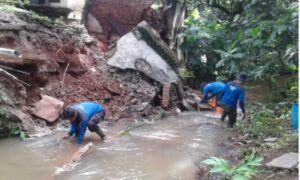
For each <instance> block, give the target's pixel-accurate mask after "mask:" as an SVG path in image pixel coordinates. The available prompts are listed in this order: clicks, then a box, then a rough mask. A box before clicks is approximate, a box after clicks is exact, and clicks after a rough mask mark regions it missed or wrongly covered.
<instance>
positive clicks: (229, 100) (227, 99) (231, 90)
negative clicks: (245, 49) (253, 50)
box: [221, 72, 248, 128]
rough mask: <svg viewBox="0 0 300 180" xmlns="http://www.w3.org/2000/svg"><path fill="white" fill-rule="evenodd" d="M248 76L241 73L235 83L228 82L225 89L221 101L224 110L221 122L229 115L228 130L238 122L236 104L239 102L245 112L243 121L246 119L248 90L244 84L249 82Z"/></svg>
mask: <svg viewBox="0 0 300 180" xmlns="http://www.w3.org/2000/svg"><path fill="white" fill-rule="evenodd" d="M247 78H248V75H247V73H245V72H241V73H240V74H239V75H238V76H237V78H236V79H235V80H234V81H231V82H228V83H227V84H226V86H225V89H224V95H223V97H222V100H221V105H222V108H223V113H222V117H221V121H224V119H225V117H226V116H227V115H228V118H229V121H228V125H227V127H228V128H233V125H234V123H235V122H236V118H237V113H236V108H237V107H236V104H237V101H239V105H240V108H241V110H242V112H243V119H245V118H246V111H245V104H244V98H245V93H246V90H245V89H244V87H243V83H244V82H245V81H246V80H247Z"/></svg>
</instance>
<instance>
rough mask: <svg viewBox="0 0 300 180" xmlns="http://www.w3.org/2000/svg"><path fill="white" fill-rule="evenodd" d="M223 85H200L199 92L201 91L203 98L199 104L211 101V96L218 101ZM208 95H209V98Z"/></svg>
mask: <svg viewBox="0 0 300 180" xmlns="http://www.w3.org/2000/svg"><path fill="white" fill-rule="evenodd" d="M224 88H225V84H224V83H223V82H212V83H209V84H206V85H205V84H202V85H201V90H202V91H203V93H204V94H203V97H202V99H201V101H200V103H206V101H207V100H208V99H211V98H212V97H213V96H216V98H217V100H216V102H218V101H220V100H221V98H222V95H223V92H224ZM208 93H209V94H210V96H209V97H207V96H208ZM217 104H218V103H217Z"/></svg>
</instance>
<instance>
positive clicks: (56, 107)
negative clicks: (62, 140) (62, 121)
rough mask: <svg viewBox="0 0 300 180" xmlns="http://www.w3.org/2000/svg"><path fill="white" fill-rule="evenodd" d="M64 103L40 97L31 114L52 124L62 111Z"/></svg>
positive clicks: (44, 96)
mask: <svg viewBox="0 0 300 180" xmlns="http://www.w3.org/2000/svg"><path fill="white" fill-rule="evenodd" d="M63 106H64V102H62V101H60V100H58V99H55V98H53V97H50V96H47V95H42V99H41V100H40V101H39V102H38V103H36V104H35V108H34V109H33V110H32V113H33V114H34V115H35V116H37V117H40V118H43V119H45V120H47V121H48V122H54V121H55V120H56V119H57V118H58V117H59V114H60V112H61V110H62V109H63Z"/></svg>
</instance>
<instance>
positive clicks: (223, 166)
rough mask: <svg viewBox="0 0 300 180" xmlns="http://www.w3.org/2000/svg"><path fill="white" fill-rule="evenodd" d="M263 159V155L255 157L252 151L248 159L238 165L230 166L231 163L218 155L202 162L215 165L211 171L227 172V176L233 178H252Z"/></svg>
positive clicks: (236, 179)
mask: <svg viewBox="0 0 300 180" xmlns="http://www.w3.org/2000/svg"><path fill="white" fill-rule="evenodd" d="M262 160H263V158H261V157H255V158H254V153H252V154H251V155H250V156H249V158H248V160H247V161H245V162H243V163H241V164H240V165H238V166H232V167H231V166H230V165H229V163H228V162H227V161H226V160H224V159H222V158H217V157H211V158H210V159H206V160H204V161H203V162H202V163H203V164H206V165H212V166H214V167H213V168H212V169H210V171H209V172H210V173H221V172H223V173H225V174H226V176H227V178H229V179H232V180H250V179H251V177H252V176H254V175H255V174H256V173H257V172H258V170H257V168H255V167H257V166H260V165H261V164H260V162H261V161H262Z"/></svg>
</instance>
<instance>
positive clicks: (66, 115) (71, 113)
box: [63, 107, 76, 119]
mask: <svg viewBox="0 0 300 180" xmlns="http://www.w3.org/2000/svg"><path fill="white" fill-rule="evenodd" d="M75 113H76V110H75V109H73V108H72V107H68V108H66V109H65V110H64V112H63V118H64V119H68V118H71V117H74V115H75Z"/></svg>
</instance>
